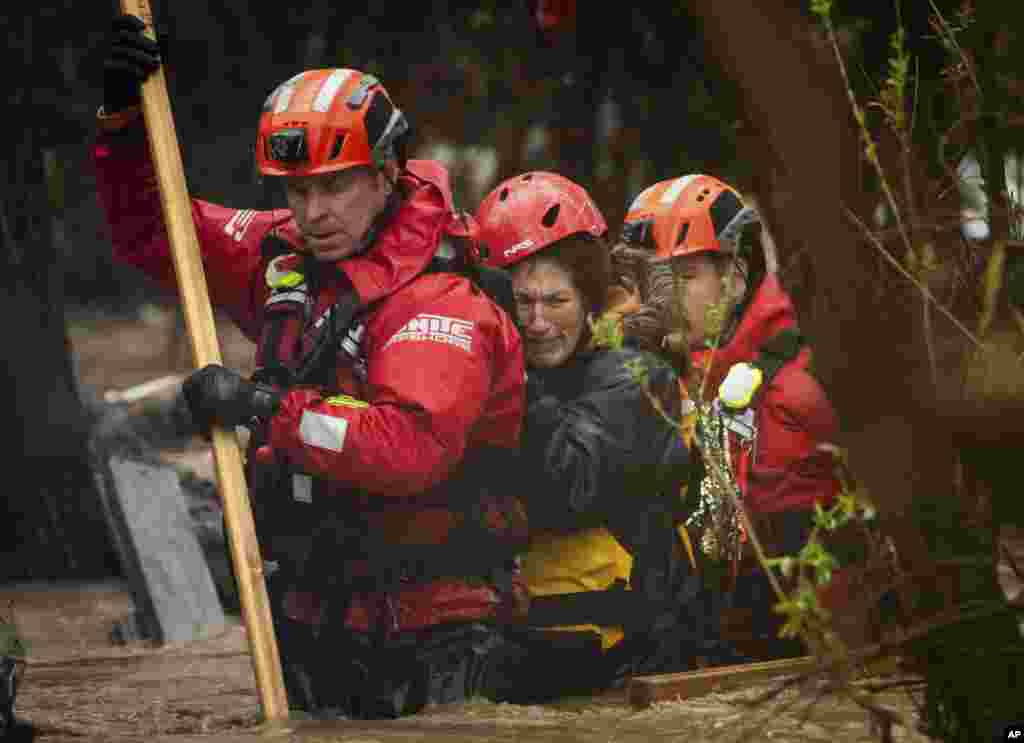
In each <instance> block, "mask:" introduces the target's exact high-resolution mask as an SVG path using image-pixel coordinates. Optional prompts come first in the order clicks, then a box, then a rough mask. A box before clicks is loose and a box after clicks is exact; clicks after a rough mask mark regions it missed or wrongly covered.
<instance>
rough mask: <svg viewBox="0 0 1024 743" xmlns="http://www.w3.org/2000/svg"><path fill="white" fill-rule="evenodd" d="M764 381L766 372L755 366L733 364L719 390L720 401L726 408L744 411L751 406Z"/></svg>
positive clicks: (742, 363) (741, 363)
mask: <svg viewBox="0 0 1024 743" xmlns="http://www.w3.org/2000/svg"><path fill="white" fill-rule="evenodd" d="M763 381H764V372H762V371H761V370H760V369H758V368H757V367H756V366H754V365H753V364H748V363H746V362H745V361H744V362H740V363H739V364H733V365H732V368H730V369H729V373H728V374H726V375H725V379H724V380H723V381H722V384H721V386H719V388H718V399H719V400H721V401H722V405H724V406H725V407H726V408H730V409H732V410H742V409H743V408H745V407H747V406H748V405H750V402H751V400H753V399H754V395H755V394H757V390H758V389H759V388H760V387H761V383H762V382H763Z"/></svg>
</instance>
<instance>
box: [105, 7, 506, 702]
mask: <svg viewBox="0 0 1024 743" xmlns="http://www.w3.org/2000/svg"><path fill="white" fill-rule="evenodd" d="M141 29H142V23H141V22H140V21H139V20H138V19H136V18H133V17H131V16H122V17H120V18H118V19H116V20H115V22H114V34H113V37H112V43H111V48H110V52H109V55H108V59H107V63H106V68H105V78H104V83H105V85H104V91H105V92H104V105H103V108H102V109H101V110H100V113H99V125H100V128H101V133H100V135H99V137H98V139H97V142H96V145H95V148H94V162H95V166H96V171H97V184H98V189H99V197H100V201H101V203H102V205H103V208H104V209H105V211H106V216H107V219H108V221H109V224H110V229H111V238H112V241H113V246H114V255H115V258H116V259H117V260H119V261H122V262H125V263H129V264H131V265H134V266H136V267H138V268H140V269H141V270H142V271H144V272H145V273H146V274H148V275H149V276H151V277H153V278H154V279H156V280H157V281H159V282H161V283H162V284H163V285H164V286H167V287H169V288H172V287H173V286H174V277H173V270H172V265H171V261H170V258H169V250H168V238H167V231H166V227H165V225H164V222H163V219H162V216H161V208H160V202H159V198H158V193H157V191H156V188H155V185H154V177H153V166H152V164H151V161H150V159H149V154H148V148H147V143H146V133H145V128H144V125H143V122H142V119H141V117H140V115H139V110H138V106H137V103H138V83H139V81H140V80H142V79H144V78H145V77H146V76H147V75H148V74H150V73H151V72H152V71H153V70H154V69H155V68H156V67H157V66H158V64H159V54H158V49H157V47H156V46H155V45H154V44H153V43H152V42H150V41H148V40H147V39H146V37H145V36H143V35H142V33H141ZM407 132H408V124H407V123H406V119H405V117H404V116H403V115H402V113H401V111H400V110H399V109H397V108H396V107H395V106H394V105H393V104H392V102H391V100H390V98H389V96H388V95H387V93H386V92H385V90H384V88H383V87H382V85H381V84H380V82H378V81H377V80H376V79H375V78H373V77H372V76H370V75H367V74H364V73H361V72H358V71H356V70H350V69H328V70H311V71H306V72H303V73H301V74H298V75H296V76H295V77H293V78H291V79H290V80H288V81H286V82H284V83H282V84H281V85H279V86H278V87H277V88H276V89H275V90H274V91H273V92H272V93H271V94H270V96H269V97H268V98H267V99H266V102H265V104H264V107H263V112H262V115H261V117H260V122H259V131H258V135H257V139H256V161H257V165H258V168H259V170H260V172H261V173H262V174H264V175H265V176H268V177H270V178H272V179H277V182H279V183H280V184H281V185H282V187H283V189H284V193H285V196H286V198H287V202H288V206H289V209H288V210H274V211H253V210H237V209H229V208H225V207H222V206H218V205H215V204H212V203H209V202H206V201H202V200H198V199H194V200H193V201H192V213H193V217H194V220H195V225H196V229H197V232H198V235H199V240H200V244H201V251H202V256H203V262H204V265H205V271H206V276H207V280H208V282H209V290H210V296H211V299H212V300H213V302H214V303H215V304H216V305H217V306H218V307H219V308H222V309H223V310H224V311H226V312H227V313H229V315H230V316H231V317H232V318H233V320H234V321H235V322H236V323H237V324H238V326H239V327H240V328H241V330H242V331H243V332H244V333H245V334H246V335H247V336H248V337H249V338H250V339H252V340H253V341H254V342H255V343H256V344H257V359H256V361H257V372H256V375H255V378H254V380H247V379H244V378H242V377H241V376H240V375H238V374H236V373H235V372H233V371H230V370H228V369H225V368H224V367H221V366H216V365H212V366H208V367H206V368H204V369H201V370H199V371H198V372H196V373H194V374H193V375H192V376H191V377H190V378H189V379H188V380H187V381H186V383H185V385H184V388H183V392H184V396H185V398H186V400H187V402H188V405H189V407H190V410H191V411H192V413H193V415H194V416H195V417H196V418H197V419H198V421H199V422H200V423H201V424H203V425H209V424H211V423H216V424H221V425H228V426H233V425H239V424H244V425H248V426H250V427H251V428H252V432H253V434H252V437H251V443H250V447H249V451H248V454H247V470H248V472H247V474H248V475H249V481H250V493H251V495H252V498H253V501H254V510H255V512H256V516H257V528H258V533H259V536H260V541H261V549H262V551H263V553H264V557H265V559H266V560H267V565H268V591H269V594H270V597H271V603H272V606H273V614H274V618H275V629H276V631H277V635H278V641H279V645H280V647H281V652H282V661H283V665H284V671H285V679H286V685H287V689H288V693H289V700H290V705H291V706H292V707H293V708H297V709H304V710H307V711H310V712H314V713H317V712H320V713H322V712H323V711H324V710H331V709H338V710H340V711H341V712H342V713H344V714H346V715H349V716H358V717H381V716H397V715H400V714H408V713H410V712H414V711H416V710H418V709H419V708H421V707H422V706H424V705H425V704H426V703H428V702H446V701H457V700H460V699H463V698H465V697H466V696H467V695H472V694H473V693H475V689H474V686H473V683H474V681H473V679H474V678H475V676H476V675H478V674H477V672H476V667H475V664H477V663H478V662H479V659H480V658H481V657H482V656H483V655H485V653H486V650H487V648H489V647H491V646H493V645H494V644H495V643H497V642H499V637H500V636H499V634H498V633H497V631H496V630H495V629H494V627H495V623H496V618H497V617H500V616H501V614H502V611H503V610H504V607H506V606H509V605H511V604H512V603H514V602H512V601H511V599H512V598H513V593H514V591H513V587H512V586H513V579H514V575H513V573H514V570H515V568H514V558H515V554H516V552H517V550H518V549H519V546H520V539H521V538H522V537H523V536H524V534H523V530H524V529H525V525H524V523H523V519H522V511H521V509H519V508H518V507H517V504H516V501H515V500H514V498H512V497H511V496H509V495H507V494H506V492H505V491H504V490H502V488H504V487H505V484H506V483H507V482H508V480H509V478H508V477H507V476H506V475H505V474H504V472H503V468H505V467H507V466H508V465H509V463H510V462H511V457H512V456H513V453H514V451H515V448H516V447H517V445H518V439H519V433H520V426H521V418H522V413H523V399H524V362H523V353H522V348H521V343H520V340H519V336H518V334H517V332H516V329H515V327H514V325H513V323H512V321H511V320H510V318H509V316H508V315H507V314H506V312H504V311H503V310H502V309H500V308H499V307H498V305H496V304H495V303H494V302H493V301H492V300H491V299H490V298H489V297H488V295H487V294H486V293H484V292H483V291H482V290H481V289H480V288H478V285H479V283H480V282H478V281H476V282H475V281H473V280H472V279H474V278H479V277H480V273H479V271H480V269H478V267H477V266H475V265H474V256H475V248H474V247H473V246H474V244H475V243H474V241H473V240H472V239H471V238H472V233H473V230H472V225H471V223H470V218H468V217H465V216H462V215H460V214H459V213H457V212H456V211H455V210H454V209H453V206H452V201H451V193H450V190H449V186H448V178H447V173H446V172H445V170H444V169H443V167H442V166H441V165H439V164H438V163H434V162H425V161H409V162H406V160H405V158H404V155H403V149H404V143H405V140H406V135H407ZM275 571H276V572H275ZM271 573H272V574H271ZM506 600H508V601H506Z"/></svg>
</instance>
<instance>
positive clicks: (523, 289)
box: [512, 257, 587, 369]
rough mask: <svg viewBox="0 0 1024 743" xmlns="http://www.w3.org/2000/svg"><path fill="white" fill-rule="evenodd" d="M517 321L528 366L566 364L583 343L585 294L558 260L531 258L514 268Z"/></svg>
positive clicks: (549, 366) (513, 289)
mask: <svg viewBox="0 0 1024 743" xmlns="http://www.w3.org/2000/svg"><path fill="white" fill-rule="evenodd" d="M512 291H513V293H514V295H515V300H516V323H517V324H518V325H519V330H520V333H521V334H522V336H523V346H524V350H525V354H526V363H527V365H528V366H532V367H535V368H541V369H550V368H553V367H556V366H561V365H562V364H564V363H565V362H566V361H567V360H568V359H569V357H570V356H572V354H573V352H574V351H575V350H576V346H577V345H579V342H580V337H581V336H582V335H583V328H584V323H586V321H587V312H586V309H585V307H584V303H583V295H582V294H581V293H580V291H579V289H577V288H576V286H575V285H574V284H573V281H572V277H571V276H570V275H569V272H568V271H566V270H565V269H564V268H563V267H562V266H561V265H559V264H558V263H556V262H554V261H551V260H546V259H544V258H540V257H538V258H531V259H528V260H526V261H523V262H522V263H520V264H519V265H517V266H515V267H513V269H512Z"/></svg>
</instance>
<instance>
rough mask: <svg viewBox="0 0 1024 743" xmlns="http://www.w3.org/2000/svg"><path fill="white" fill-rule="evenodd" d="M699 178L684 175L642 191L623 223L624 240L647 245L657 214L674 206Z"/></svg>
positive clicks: (660, 182)
mask: <svg viewBox="0 0 1024 743" xmlns="http://www.w3.org/2000/svg"><path fill="white" fill-rule="evenodd" d="M697 177H698V176H695V175H684V176H682V177H680V178H669V179H667V180H664V181H658V182H657V183H655V184H653V185H651V186H648V187H647V188H645V189H644V190H643V191H641V192H640V194H639V195H638V196H637V197H636V198H635V199H633V203H632V204H630V205H629V209H628V210H626V218H625V219H624V220H623V222H622V239H623V240H625V241H626V242H631V243H636V244H638V245H643V244H645V243H647V241H648V239H649V238H650V236H651V225H652V224H653V223H654V214H655V212H658V211H664V210H665V209H668V208H669V207H670V206H672V203H673V202H674V201H675V200H676V197H678V196H679V193H680V192H681V191H682V190H683V189H684V188H685V187H686V184H687V183H689V182H690V181H691V180H692V179H694V178H697Z"/></svg>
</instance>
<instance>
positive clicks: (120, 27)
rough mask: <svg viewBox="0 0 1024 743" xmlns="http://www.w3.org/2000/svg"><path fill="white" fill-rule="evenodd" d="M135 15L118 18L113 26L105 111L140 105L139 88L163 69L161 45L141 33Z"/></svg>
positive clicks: (106, 71)
mask: <svg viewBox="0 0 1024 743" xmlns="http://www.w3.org/2000/svg"><path fill="white" fill-rule="evenodd" d="M145 27H146V24H144V23H143V22H142V21H141V20H140V19H139V18H137V17H136V16H133V15H119V16H117V17H116V18H115V19H114V22H113V23H112V24H111V28H110V36H109V44H110V47H109V50H108V51H107V58H106V59H105V60H104V62H103V110H104V111H105V112H106V113H108V114H111V113H114V112H116V111H120V110H122V109H125V108H129V107H131V106H137V105H138V104H139V99H140V96H139V85H140V84H141V83H142V81H143V80H145V79H146V78H147V77H149V76H150V75H151V74H153V72H154V71H156V69H157V68H158V67H159V66H160V45H159V44H158V43H157V42H155V41H153V40H152V39H150V38H149V37H148V36H146V35H145V34H144V33H143V32H142V31H143V29H144V28H145Z"/></svg>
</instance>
